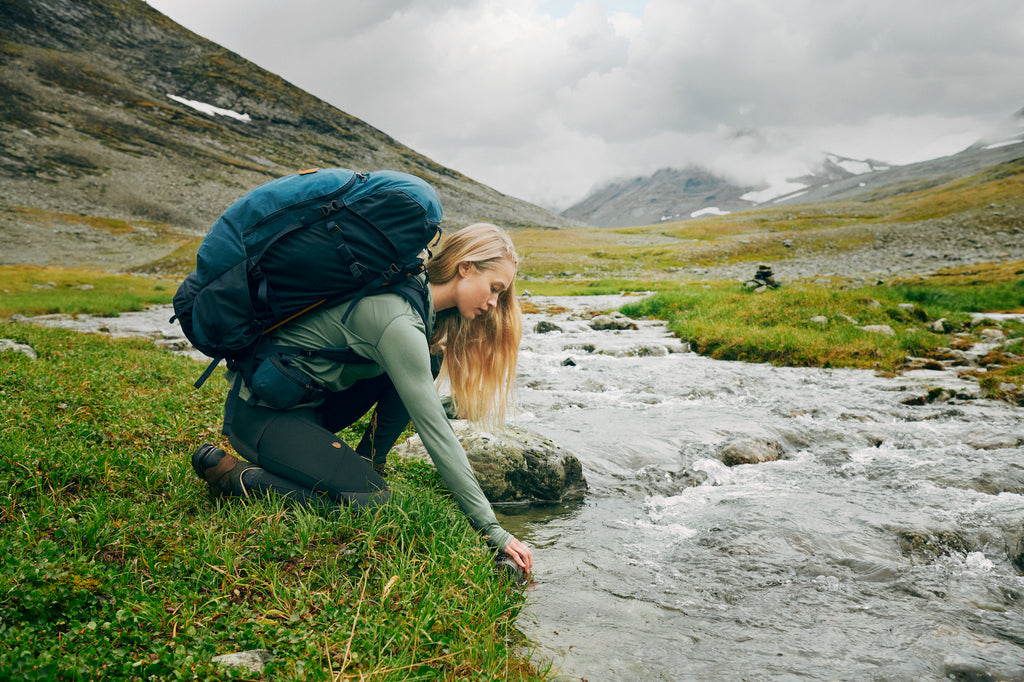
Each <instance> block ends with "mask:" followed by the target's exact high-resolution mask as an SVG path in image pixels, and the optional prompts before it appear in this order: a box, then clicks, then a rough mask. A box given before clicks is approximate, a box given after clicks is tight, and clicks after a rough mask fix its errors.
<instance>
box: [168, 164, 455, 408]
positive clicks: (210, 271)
mask: <svg viewBox="0 0 1024 682" xmlns="http://www.w3.org/2000/svg"><path fill="white" fill-rule="evenodd" d="M441 218H442V210H441V201H440V199H439V198H438V196H437V193H436V192H435V191H434V189H433V188H432V187H431V186H430V185H428V184H427V183H426V182H424V181H423V180H421V179H420V178H417V177H415V176H413V175H408V174H406V173H399V172H396V171H375V172H372V173H366V174H363V173H356V172H354V171H350V170H345V169H340V168H333V169H314V170H309V171H302V172H301V173H298V174H296V175H289V176H286V177H282V178H278V179H276V180H272V181H270V182H268V183H266V184H263V185H260V186H259V187H257V188H256V189H254V190H252V191H251V192H249V193H248V194H246V195H245V196H243V197H242V198H241V199H239V200H238V201H236V202H235V203H234V204H232V205H231V206H230V207H229V208H228V209H227V210H226V211H224V213H223V214H222V215H221V216H220V218H218V220H217V221H216V222H215V223H214V224H213V227H212V228H211V229H210V232H209V233H208V234H207V235H206V237H205V238H204V239H203V241H202V244H201V245H200V246H199V252H198V254H197V256H196V270H195V272H193V273H191V274H190V275H189V276H188V277H186V278H185V281H184V282H182V284H181V286H180V287H179V288H178V291H177V292H176V293H175V296H174V317H172V318H171V321H174V320H175V319H176V320H177V321H178V322H179V324H180V325H181V328H182V331H183V332H184V333H185V336H186V337H187V338H188V340H189V341H190V342H191V343H192V345H193V346H195V347H196V348H197V349H198V350H200V351H201V352H203V353H204V354H205V355H207V356H209V357H211V358H213V361H212V362H211V363H210V365H209V367H208V368H207V369H206V371H205V372H204V373H203V375H202V376H201V377H200V378H199V380H198V381H197V382H196V384H195V385H196V387H197V388H198V387H200V386H202V385H203V383H204V382H205V381H206V380H207V379H208V378H209V376H210V374H211V373H212V372H213V370H214V368H215V367H216V366H217V364H218V363H219V362H220V361H221V360H222V359H226V360H227V361H228V366H229V367H230V368H232V369H234V370H236V371H237V372H238V373H239V374H238V376H239V378H240V379H242V380H244V381H246V382H247V384H249V385H250V387H252V382H253V379H254V375H257V373H258V372H259V371H260V369H261V366H262V365H265V367H266V371H271V370H275V369H276V371H279V372H287V371H288V370H289V369H294V368H288V367H287V364H288V363H287V360H288V357H289V355H290V356H292V357H294V356H295V355H298V354H306V355H322V356H335V357H338V359H345V360H356V361H358V360H357V359H356V358H354V357H353V355H354V354H352V353H351V351H347V349H300V348H291V347H289V348H281V347H271V346H268V345H267V344H266V343H265V337H266V335H267V334H268V333H269V332H271V331H272V330H274V329H276V328H277V327H279V326H281V325H283V324H285V323H286V322H289V321H291V320H293V319H295V318H297V317H299V316H300V315H302V314H304V313H306V312H308V311H310V310H313V309H319V308H324V307H329V306H332V305H336V304H338V303H341V302H343V301H347V300H356V299H360V298H362V297H364V296H367V295H372V294H376V293H381V292H385V291H386V292H394V293H397V294H400V295H402V296H403V297H405V298H406V299H407V300H408V301H409V302H410V303H411V304H412V306H413V308H415V309H416V310H417V311H418V312H419V313H420V315H421V316H422V317H423V318H424V319H426V315H427V312H426V291H425V289H424V286H423V285H422V284H421V282H420V279H419V278H417V277H415V275H418V274H420V273H422V272H424V270H425V268H426V266H425V264H424V263H423V260H422V258H421V254H422V253H423V252H424V250H426V249H427V248H428V247H429V246H431V245H432V244H433V243H436V241H437V239H438V238H439V237H440V234H441V228H440V223H441ZM352 307H354V305H353V306H352ZM352 307H350V308H349V310H351V309H352ZM346 352H347V353H348V355H346ZM268 357H272V358H273V359H274V360H275V362H273V363H270V362H264V361H265V360H267V358H268ZM296 371H297V370H296ZM264 373H266V372H264ZM256 378H257V379H258V378H259V377H256ZM293 378H294V379H296V380H299V381H301V380H302V377H293ZM307 383H308V382H307ZM238 387H239V386H238V382H237V381H236V383H235V386H234V387H233V393H234V394H236V395H237V390H238ZM305 388H307V389H310V388H313V387H311V386H305ZM264 392H265V393H268V394H270V393H272V392H273V393H279V390H278V387H275V388H274V391H264ZM300 397H301V396H300ZM307 397H308V396H307ZM225 428H227V424H226V425H225Z"/></svg>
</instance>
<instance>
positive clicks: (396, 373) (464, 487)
mask: <svg viewBox="0 0 1024 682" xmlns="http://www.w3.org/2000/svg"><path fill="white" fill-rule="evenodd" d="M421 325H422V323H421V322H420V321H419V319H418V317H417V316H415V313H411V314H410V315H401V316H398V317H396V318H394V319H393V320H391V322H390V323H389V324H388V325H387V326H386V328H385V329H384V331H383V333H382V334H381V335H380V337H379V340H378V342H377V344H376V347H375V348H373V349H369V348H367V349H362V348H360V352H361V353H362V352H364V350H365V352H366V353H367V355H368V356H370V355H373V356H374V357H371V358H370V359H372V360H374V361H375V362H376V363H377V364H378V365H380V366H381V368H382V369H384V371H386V372H387V373H388V376H390V377H391V381H392V383H393V384H394V385H395V389H396V390H397V391H398V395H399V396H400V397H401V399H402V403H403V404H404V405H405V407H406V409H407V410H408V412H409V415H410V417H411V418H412V422H413V425H414V426H415V427H416V432H417V433H418V434H419V436H420V439H421V440H422V441H423V445H424V447H425V448H426V450H427V452H428V453H429V454H430V458H431V459H432V460H433V462H434V466H436V467H437V471H438V473H439V474H440V475H441V479H442V480H443V481H444V484H445V486H446V487H447V488H448V489H449V490H450V491H451V492H452V495H453V496H454V497H455V500H456V502H457V503H458V505H459V507H460V508H461V509H462V511H463V512H464V513H465V514H466V516H467V517H469V520H470V523H471V524H472V525H473V527H474V528H476V529H477V530H478V531H480V532H481V533H482V534H483V535H484V537H485V538H486V539H487V541H488V542H489V543H490V544H491V545H493V546H494V547H497V548H498V549H502V550H504V549H506V547H507V546H508V545H509V544H510V542H511V541H512V540H514V538H513V537H512V536H511V535H510V534H509V533H508V532H507V531H505V530H504V529H503V528H501V526H500V525H499V524H498V520H497V519H496V518H495V516H494V511H493V510H492V509H491V505H490V502H488V500H487V498H486V496H485V495H484V493H483V491H482V490H481V489H480V484H479V482H478V481H477V479H476V475H475V474H474V473H473V469H472V467H470V465H469V460H468V459H467V457H466V452H465V450H463V448H462V444H461V443H459V440H458V438H456V436H455V432H454V431H453V430H452V427H451V424H449V422H448V417H447V415H446V414H445V412H444V408H443V407H442V405H441V399H440V397H439V396H438V394H437V389H436V387H435V386H434V380H433V375H432V373H431V371H430V354H429V352H428V348H427V340H426V336H425V335H424V333H423V329H422V326H421ZM528 551H529V550H527V553H528Z"/></svg>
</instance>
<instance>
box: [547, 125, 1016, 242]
mask: <svg viewBox="0 0 1024 682" xmlns="http://www.w3.org/2000/svg"><path fill="white" fill-rule="evenodd" d="M1022 156H1024V110H1021V111H1020V112H1017V113H1016V114H1015V115H1014V116H1013V117H1011V118H1010V119H1009V120H1008V121H1007V122H1006V124H1005V125H1003V126H1001V127H1000V128H999V129H998V130H996V131H993V133H992V134H991V135H990V136H988V139H986V140H984V141H980V142H978V143H977V144H974V145H972V146H971V147H969V148H967V149H965V150H963V151H961V152H959V153H957V154H953V155H951V156H945V157H942V158H938V159H932V160H929V161H922V162H920V163H914V164H907V165H904V166H892V165H889V164H886V163H883V162H880V161H875V160H873V159H867V160H857V159H850V158H846V157H842V156H839V155H836V154H825V155H824V156H823V158H822V161H821V163H820V164H819V165H818V167H817V168H816V169H815V170H814V172H813V173H811V174H808V175H805V176H802V177H798V178H791V179H789V180H788V181H787V183H786V185H785V186H783V187H739V186H737V185H735V184H733V183H732V182H730V181H729V180H727V179H725V178H722V177H719V176H715V175H714V174H712V173H711V172H709V171H707V170H705V169H703V168H700V167H697V166H688V167H686V168H684V169H681V170H677V169H673V168H664V169H662V170H659V171H658V172H656V173H654V174H653V175H650V176H646V177H636V178H630V179H628V180H620V181H615V182H611V183H608V184H607V185H605V186H603V187H600V188H598V189H596V190H594V191H593V192H591V193H590V194H589V195H588V196H587V197H585V198H584V199H583V200H582V201H580V202H578V203H576V204H575V205H573V206H571V207H569V208H568V209H566V210H565V211H563V212H562V215H564V216H566V217H570V218H573V219H576V220H582V221H585V222H588V223H590V224H591V225H595V226H598V227H627V226H634V225H653V224H657V223H660V222H668V221H678V220H686V219H688V218H693V217H700V216H701V215H714V214H720V213H727V212H728V213H735V212H740V211H749V210H753V209H756V208H763V207H766V206H773V205H780V204H785V205H796V204H812V203H823V202H834V201H873V200H876V199H880V198H885V197H888V196H896V195H899V194H905V193H908V192H914V191H919V190H922V189H927V188H930V187H936V186H938V185H941V184H944V183H947V182H951V181H953V180H958V179H961V178H965V177H968V176H970V175H973V174H976V173H979V172H981V171H984V170H986V169H988V168H992V167H994V166H997V165H999V164H1001V163H1004V162H1006V161H1011V160H1014V159H1017V158H1021V157H1022Z"/></svg>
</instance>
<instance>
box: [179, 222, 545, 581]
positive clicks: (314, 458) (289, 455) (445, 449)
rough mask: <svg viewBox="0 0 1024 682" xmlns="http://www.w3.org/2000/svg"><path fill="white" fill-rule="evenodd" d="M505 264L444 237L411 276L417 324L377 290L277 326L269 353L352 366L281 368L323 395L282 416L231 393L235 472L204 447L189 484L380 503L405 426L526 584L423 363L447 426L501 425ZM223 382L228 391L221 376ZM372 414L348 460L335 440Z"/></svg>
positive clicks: (514, 327)
mask: <svg viewBox="0 0 1024 682" xmlns="http://www.w3.org/2000/svg"><path fill="white" fill-rule="evenodd" d="M517 267H518V258H517V256H516V252H515V249H514V247H513V245H512V241H511V239H510V238H509V236H508V234H507V233H505V232H504V231H503V230H501V229H500V228H498V227H496V226H494V225H490V224H488V223H477V224H475V225H470V226H469V227H466V228H464V229H462V230H460V231H458V232H456V233H455V234H453V235H451V236H450V237H449V238H448V239H447V240H445V242H444V243H443V244H442V245H441V247H440V250H439V251H438V252H437V254H436V255H435V256H434V257H433V258H431V259H430V261H429V262H428V264H427V274H428V275H429V277H423V276H422V275H421V276H420V278H421V279H420V285H421V286H422V287H423V288H424V291H423V293H424V294H425V295H426V297H427V298H426V300H427V307H426V311H427V315H426V323H425V322H424V316H422V315H421V314H420V313H418V312H416V310H415V309H414V307H413V306H412V304H411V303H410V302H409V301H408V300H407V299H406V298H404V297H403V296H400V295H397V294H389V293H384V294H378V295H374V296H369V297H367V298H363V299H361V300H359V301H356V302H355V303H354V304H353V303H352V302H345V303H342V304H340V305H338V306H336V307H333V308H329V309H327V310H323V311H319V312H313V313H309V314H307V315H306V316H303V317H301V318H299V319H297V320H296V321H294V322H292V323H290V324H288V325H287V326H285V327H283V328H281V329H280V330H278V331H277V332H275V334H274V338H273V339H272V343H273V344H274V345H281V346H293V347H302V348H347V349H349V351H351V352H354V353H355V354H356V355H357V356H359V357H358V360H359V361H358V362H346V361H344V360H339V359H328V358H325V357H320V356H312V357H304V356H300V357H296V358H294V359H291V360H290V362H289V368H291V369H294V370H298V371H301V372H303V373H304V375H306V376H307V377H308V379H309V380H310V381H311V382H312V383H313V384H314V385H315V386H317V387H318V389H323V390H322V391H321V392H320V393H321V395H320V396H319V397H318V398H317V399H315V400H313V401H311V402H308V403H303V404H300V405H296V406H294V407H290V408H288V409H281V408H280V407H273V406H271V405H270V404H268V403H266V402H265V401H264V400H262V399H252V394H251V393H250V392H249V391H248V389H247V387H245V386H243V387H242V389H241V393H240V396H239V397H240V398H241V399H240V400H237V401H234V410H235V412H234V415H233V418H232V420H231V431H230V433H229V434H228V440H229V441H230V443H231V445H232V446H233V447H234V448H235V450H237V451H238V453H239V454H240V455H242V457H244V458H245V460H247V461H242V460H239V459H237V458H235V457H234V456H232V455H230V454H228V453H225V452H224V451H223V450H221V449H220V448H217V447H214V446H213V445H210V444H208V443H204V444H203V445H201V446H199V448H198V449H197V450H196V451H195V452H194V453H193V455H192V466H193V469H195V471H196V474H197V475H199V476H200V477H201V478H203V479H204V480H206V481H207V482H208V483H209V485H210V489H211V490H212V491H214V493H216V494H229V495H231V494H234V495H247V494H249V492H252V491H255V492H275V493H279V494H284V495H288V496H290V497H293V498H296V499H299V500H302V501H305V502H308V503H311V504H348V505H353V506H357V507H364V506H371V505H375V504H379V503H381V502H383V501H385V500H387V498H388V495H389V492H388V488H387V484H386V483H385V481H384V479H383V477H382V474H383V473H384V463H385V458H386V456H387V453H388V451H389V450H391V447H392V446H393V445H394V443H395V440H396V439H397V438H398V436H399V435H400V434H401V433H402V431H403V430H404V429H405V427H406V425H407V424H408V423H409V420H410V418H411V419H412V422H413V425H414V426H415V427H416V431H417V433H418V434H419V436H420V438H421V439H422V441H423V444H424V446H425V447H426V449H427V452H428V453H429V454H430V457H431V458H432V459H433V461H434V464H435V465H436V467H437V470H438V472H439V473H440V475H441V478H442V480H443V481H444V483H445V485H446V486H447V487H448V489H449V490H451V492H452V494H453V495H454V497H455V499H456V501H457V502H458V504H459V507H460V508H461V509H462V511H463V512H464V513H465V514H466V516H467V517H468V518H469V521H470V523H471V524H472V525H473V527H474V528H476V529H477V530H478V531H480V532H481V533H482V534H483V536H484V538H485V539H486V540H487V542H488V543H489V544H491V545H492V546H493V547H495V548H496V549H498V550H500V551H502V552H504V553H505V554H507V555H508V556H509V557H511V558H512V560H513V561H514V562H515V563H516V564H517V565H518V566H519V567H520V568H521V569H522V570H523V571H525V572H527V573H529V572H530V571H531V570H532V562H533V560H532V556H531V553H530V549H529V547H527V546H526V545H524V544H523V543H521V542H520V541H519V540H517V539H516V538H514V537H512V535H510V534H509V533H508V532H507V531H505V530H504V529H502V528H501V526H499V525H498V522H497V519H496V518H495V516H494V512H493V511H492V509H491V506H490V503H489V502H488V501H487V499H486V497H484V494H483V491H481V489H480V485H479V483H478V482H477V480H476V476H475V475H474V474H473V471H472V469H471V468H470V466H469V461H468V460H467V458H466V453H465V451H464V450H463V449H462V445H461V444H460V443H459V441H458V439H457V438H456V437H455V434H454V432H453V431H452V428H451V426H450V425H449V423H448V417H447V414H446V410H445V407H444V405H443V404H442V401H441V398H440V396H439V395H438V392H437V389H436V387H435V384H434V378H435V374H436V373H437V371H438V368H437V366H436V363H434V364H432V358H437V357H438V356H441V357H443V362H442V363H441V366H440V368H439V371H440V374H441V376H442V378H444V379H446V380H447V382H448V383H449V384H450V386H451V397H452V407H453V408H454V410H455V411H456V413H457V414H458V415H459V416H460V417H465V418H468V419H472V420H476V421H494V422H499V423H500V422H501V421H502V420H503V419H504V415H505V412H506V410H507V408H508V406H509V402H510V399H511V391H512V385H513V381H514V378H515V372H516V359H517V353H518V348H519V340H520V337H521V336H522V314H521V312H520V309H519V303H518V301H517V300H516V295H515V276H516V269H517ZM350 307H351V308H352V310H351V311H349V308H350ZM227 379H228V381H229V382H231V381H233V380H234V377H233V376H232V375H231V372H229V373H228V376H227ZM372 407H375V409H374V414H373V417H372V418H371V420H370V426H369V428H367V430H366V432H365V433H364V434H363V437H362V440H361V441H360V443H359V445H358V446H357V447H356V448H355V450H353V449H352V448H350V447H349V446H348V445H346V444H345V443H344V442H343V441H341V440H340V439H339V438H338V437H337V435H336V434H337V433H338V432H339V431H341V430H342V429H344V428H346V427H348V426H350V425H351V424H353V423H355V422H356V421H357V420H358V419H359V418H360V417H362V416H363V415H364V414H366V413H367V412H368V411H369V410H370V408H372ZM254 465H255V466H254Z"/></svg>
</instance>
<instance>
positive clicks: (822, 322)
mask: <svg viewBox="0 0 1024 682" xmlns="http://www.w3.org/2000/svg"><path fill="white" fill-rule="evenodd" d="M808 322H811V323H812V324H816V325H818V326H819V327H824V326H826V325H827V324H828V318H827V317H825V316H824V315H815V316H814V317H812V318H810V319H809V320H808Z"/></svg>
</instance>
